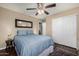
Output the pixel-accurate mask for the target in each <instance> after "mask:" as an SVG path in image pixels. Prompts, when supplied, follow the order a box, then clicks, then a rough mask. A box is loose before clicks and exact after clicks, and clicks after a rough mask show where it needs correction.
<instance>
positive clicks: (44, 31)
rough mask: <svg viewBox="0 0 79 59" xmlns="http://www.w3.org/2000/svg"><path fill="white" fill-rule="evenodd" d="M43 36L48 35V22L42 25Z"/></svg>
mask: <svg viewBox="0 0 79 59" xmlns="http://www.w3.org/2000/svg"><path fill="white" fill-rule="evenodd" d="M42 34H43V35H46V22H44V23H42Z"/></svg>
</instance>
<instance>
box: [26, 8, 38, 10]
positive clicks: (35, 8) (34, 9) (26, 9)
mask: <svg viewBox="0 0 79 59" xmlns="http://www.w3.org/2000/svg"><path fill="white" fill-rule="evenodd" d="M35 9H37V8H27V9H26V10H35Z"/></svg>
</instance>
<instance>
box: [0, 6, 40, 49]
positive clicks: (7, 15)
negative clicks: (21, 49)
mask: <svg viewBox="0 0 79 59" xmlns="http://www.w3.org/2000/svg"><path fill="white" fill-rule="evenodd" d="M15 18H17V19H21V20H28V21H32V22H33V28H32V29H33V31H34V33H36V34H38V30H39V23H38V22H39V21H38V19H36V18H34V17H31V16H26V15H24V14H21V13H17V12H14V11H11V10H7V9H5V8H2V7H0V48H3V47H5V40H7V38H8V33H9V32H11V33H12V37H13V36H14V35H15V33H16V30H17V28H15Z"/></svg>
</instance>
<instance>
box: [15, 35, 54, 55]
mask: <svg viewBox="0 0 79 59" xmlns="http://www.w3.org/2000/svg"><path fill="white" fill-rule="evenodd" d="M14 43H15V49H16V52H17V54H18V55H20V56H37V55H39V54H40V53H41V52H43V51H44V50H45V49H46V48H48V47H49V46H51V45H53V41H52V39H51V38H50V37H48V36H43V35H27V36H15V38H14Z"/></svg>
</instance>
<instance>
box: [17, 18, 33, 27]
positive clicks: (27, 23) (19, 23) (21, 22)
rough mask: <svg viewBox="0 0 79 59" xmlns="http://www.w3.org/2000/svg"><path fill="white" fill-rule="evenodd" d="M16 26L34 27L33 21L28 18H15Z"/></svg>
mask: <svg viewBox="0 0 79 59" xmlns="http://www.w3.org/2000/svg"><path fill="white" fill-rule="evenodd" d="M15 27H17V28H32V27H33V22H31V21H26V20H20V19H15Z"/></svg>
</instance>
